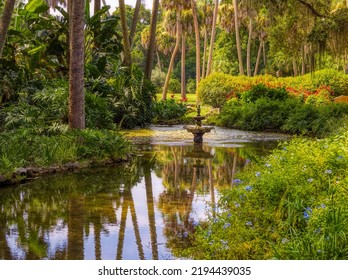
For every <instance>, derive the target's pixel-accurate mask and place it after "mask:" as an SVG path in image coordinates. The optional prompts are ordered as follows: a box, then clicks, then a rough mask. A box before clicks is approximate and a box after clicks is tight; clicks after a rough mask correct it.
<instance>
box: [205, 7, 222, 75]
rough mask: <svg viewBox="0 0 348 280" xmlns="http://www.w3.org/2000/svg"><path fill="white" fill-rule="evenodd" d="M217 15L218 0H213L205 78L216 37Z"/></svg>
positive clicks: (211, 59)
mask: <svg viewBox="0 0 348 280" xmlns="http://www.w3.org/2000/svg"><path fill="white" fill-rule="evenodd" d="M218 13H219V0H215V6H214V13H213V24H212V30H211V37H210V47H209V56H208V64H207V71H206V76H208V75H209V74H210V72H211V68H212V63H213V50H214V42H215V35H216V21H217V17H218Z"/></svg>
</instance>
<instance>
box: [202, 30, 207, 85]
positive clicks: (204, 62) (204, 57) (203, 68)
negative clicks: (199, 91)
mask: <svg viewBox="0 0 348 280" xmlns="http://www.w3.org/2000/svg"><path fill="white" fill-rule="evenodd" d="M207 45H208V30H207V27H206V26H205V27H204V43H203V62H202V79H204V78H205V74H206V73H205V64H206V58H207Z"/></svg>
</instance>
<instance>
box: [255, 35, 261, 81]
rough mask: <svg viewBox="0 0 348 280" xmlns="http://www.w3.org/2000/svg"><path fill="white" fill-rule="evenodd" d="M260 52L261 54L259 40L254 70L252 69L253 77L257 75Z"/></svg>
mask: <svg viewBox="0 0 348 280" xmlns="http://www.w3.org/2000/svg"><path fill="white" fill-rule="evenodd" d="M261 52H262V41H261V40H260V45H259V50H258V51H257V58H256V63H255V69H254V77H255V76H256V75H257V72H258V71H259V64H260V59H261Z"/></svg>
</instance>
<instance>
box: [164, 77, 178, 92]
mask: <svg viewBox="0 0 348 280" xmlns="http://www.w3.org/2000/svg"><path fill="white" fill-rule="evenodd" d="M162 86H163V85H162ZM168 91H169V92H171V93H177V92H180V91H181V83H180V82H179V80H178V79H175V78H171V79H170V80H169V86H168Z"/></svg>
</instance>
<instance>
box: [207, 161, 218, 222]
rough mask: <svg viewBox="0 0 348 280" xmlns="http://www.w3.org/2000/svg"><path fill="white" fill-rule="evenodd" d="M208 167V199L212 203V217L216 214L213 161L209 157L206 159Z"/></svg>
mask: <svg viewBox="0 0 348 280" xmlns="http://www.w3.org/2000/svg"><path fill="white" fill-rule="evenodd" d="M208 168H209V188H210V199H211V204H212V205H213V217H214V218H215V215H216V209H215V208H216V207H215V192H214V178H213V163H212V160H211V159H209V161H208Z"/></svg>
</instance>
